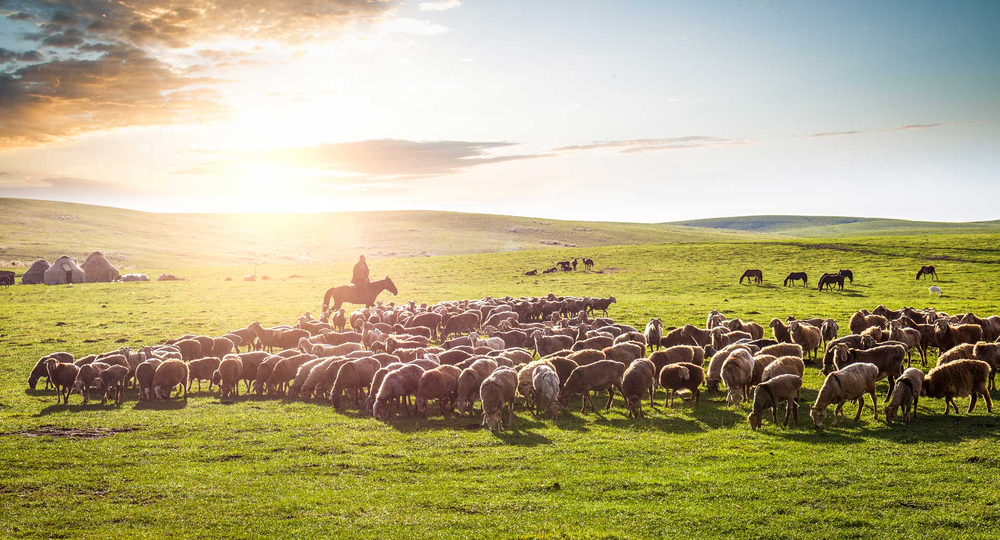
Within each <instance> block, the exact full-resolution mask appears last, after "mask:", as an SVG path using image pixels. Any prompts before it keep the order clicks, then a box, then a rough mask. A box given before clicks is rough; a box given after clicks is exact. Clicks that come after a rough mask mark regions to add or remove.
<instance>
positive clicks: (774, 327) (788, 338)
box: [768, 319, 792, 343]
mask: <svg viewBox="0 0 1000 540" xmlns="http://www.w3.org/2000/svg"><path fill="white" fill-rule="evenodd" d="M768 326H769V327H770V328H771V331H773V332H774V340H775V341H777V342H778V343H791V342H792V334H791V333H789V332H788V327H787V326H785V323H784V322H782V320H781V319H771V324H769V325H768Z"/></svg>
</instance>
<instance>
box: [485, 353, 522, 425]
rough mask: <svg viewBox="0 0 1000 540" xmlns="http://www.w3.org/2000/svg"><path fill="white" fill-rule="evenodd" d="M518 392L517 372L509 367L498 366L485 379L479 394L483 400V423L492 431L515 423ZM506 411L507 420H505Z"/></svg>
mask: <svg viewBox="0 0 1000 540" xmlns="http://www.w3.org/2000/svg"><path fill="white" fill-rule="evenodd" d="M516 393H517V373H516V372H515V371H514V370H513V369H511V368H507V367H501V368H497V370H496V371H494V372H493V373H491V374H490V376H489V377H486V379H485V380H483V384H482V386H480V387H479V395H480V398H481V399H482V401H483V425H484V426H486V427H487V428H488V429H489V430H490V431H501V432H502V431H503V430H504V426H505V425H506V426H512V425H513V424H514V396H515V395H516ZM504 413H506V417H507V418H506V420H504Z"/></svg>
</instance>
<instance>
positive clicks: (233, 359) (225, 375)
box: [212, 354, 243, 399]
mask: <svg viewBox="0 0 1000 540" xmlns="http://www.w3.org/2000/svg"><path fill="white" fill-rule="evenodd" d="M242 371H243V361H242V360H240V357H239V356H237V355H235V354H227V355H226V356H225V357H223V359H222V362H220V363H219V369H217V370H216V371H215V374H213V375H212V380H213V382H217V383H218V385H219V391H220V393H221V399H226V398H231V397H232V396H233V395H234V394H235V395H236V396H237V397H239V395H240V373H241V372H242Z"/></svg>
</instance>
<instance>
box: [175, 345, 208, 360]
mask: <svg viewBox="0 0 1000 540" xmlns="http://www.w3.org/2000/svg"><path fill="white" fill-rule="evenodd" d="M173 345H174V346H175V347H177V348H178V349H180V351H181V358H183V359H184V361H188V362H189V361H191V360H195V359H198V358H201V357H202V354H201V342H200V341H198V340H197V339H183V340H181V341H178V342H177V343H174V344H173Z"/></svg>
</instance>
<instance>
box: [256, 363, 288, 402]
mask: <svg viewBox="0 0 1000 540" xmlns="http://www.w3.org/2000/svg"><path fill="white" fill-rule="evenodd" d="M284 359H285V357H284V356H280V355H277V354H272V355H270V356H268V357H267V358H265V359H264V361H263V362H261V363H260V365H258V366H257V377H256V378H255V379H254V381H253V391H254V393H255V394H257V395H258V396H261V395H264V387H265V385H266V384H267V379H268V378H269V377H270V376H271V372H272V371H274V366H276V365H278V362H280V361H282V360H284Z"/></svg>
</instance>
